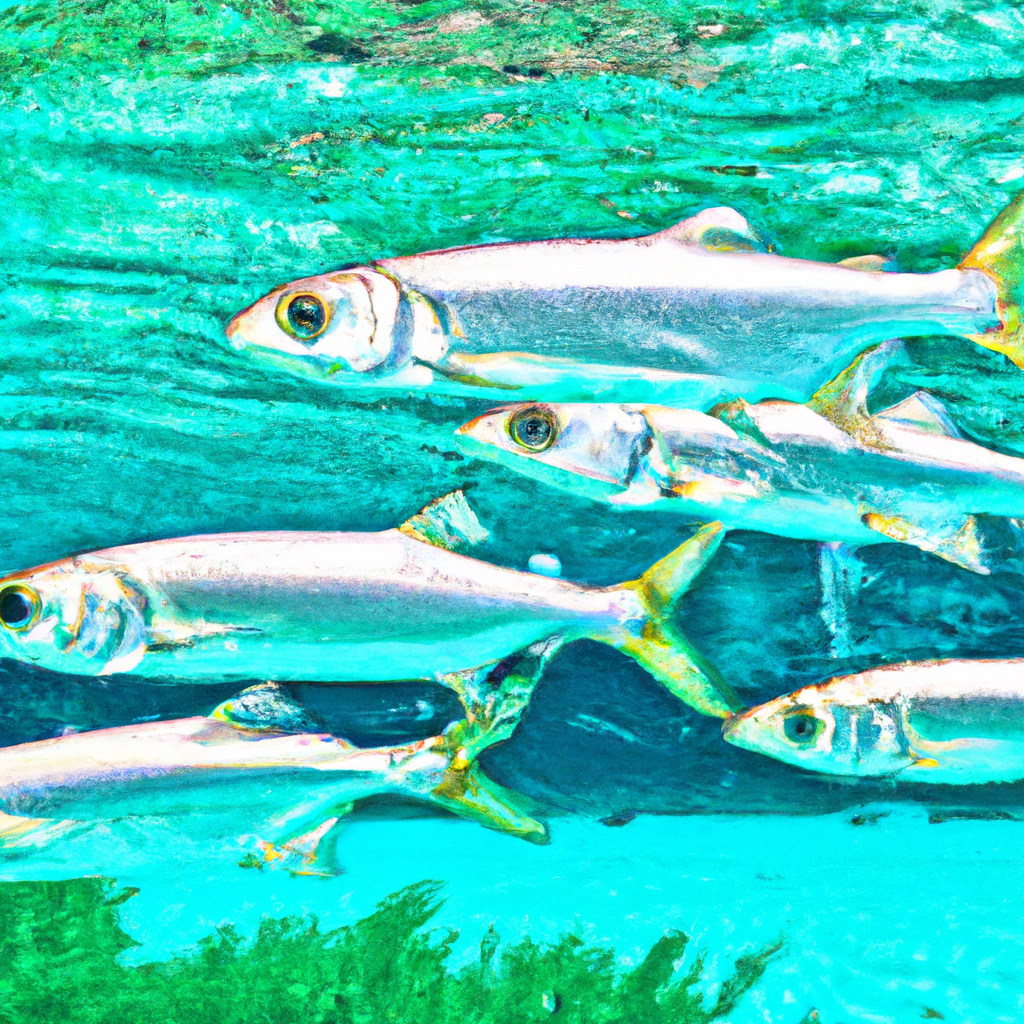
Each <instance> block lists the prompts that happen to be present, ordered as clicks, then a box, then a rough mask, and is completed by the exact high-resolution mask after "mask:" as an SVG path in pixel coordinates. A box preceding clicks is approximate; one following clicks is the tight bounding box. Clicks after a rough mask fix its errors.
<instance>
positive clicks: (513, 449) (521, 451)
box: [455, 403, 651, 497]
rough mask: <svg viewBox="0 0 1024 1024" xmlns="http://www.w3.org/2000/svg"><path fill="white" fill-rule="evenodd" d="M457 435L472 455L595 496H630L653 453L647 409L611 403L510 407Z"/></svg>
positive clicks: (468, 425) (479, 419)
mask: <svg viewBox="0 0 1024 1024" xmlns="http://www.w3.org/2000/svg"><path fill="white" fill-rule="evenodd" d="M455 433H456V438H457V440H458V442H459V446H460V447H461V448H463V449H464V450H465V451H467V452H468V453H470V454H474V455H481V456H483V457H485V458H489V459H492V460H494V461H496V462H500V463H502V464H503V465H505V466H508V467H509V468H510V469H514V470H515V471H516V472H517V473H522V474H524V475H526V476H530V477H533V478H535V479H538V480H541V481H542V482H544V483H548V484H551V485H553V486H556V487H562V488H564V489H566V490H572V491H576V492H579V493H587V494H589V495H590V496H592V497H608V496H610V495H614V494H617V493H621V492H622V491H625V490H626V489H627V488H628V487H629V486H630V484H631V483H632V482H633V478H634V477H635V476H636V474H637V471H638V468H639V467H640V465H641V463H642V461H643V460H644V458H645V457H646V455H647V453H648V452H649V451H650V448H651V439H650V432H649V429H648V425H647V420H646V419H645V418H644V414H643V411H642V408H641V407H640V406H630V405H616V404H611V403H595V404H582V403H580V404H576V403H565V404H539V403H529V404H522V405H509V406H504V407H502V408H500V409H494V410H492V411H491V412H488V413H486V414H485V415H483V416H478V417H477V418H476V419H474V420H470V422H469V423H465V424H463V425H462V426H461V427H459V429H458V430H457V431H456V432H455Z"/></svg>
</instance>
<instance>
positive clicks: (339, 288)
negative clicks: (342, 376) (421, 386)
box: [226, 267, 402, 374]
mask: <svg viewBox="0 0 1024 1024" xmlns="http://www.w3.org/2000/svg"><path fill="white" fill-rule="evenodd" d="M401 304H402V293H401V289H400V287H399V285H398V283H397V282H396V281H395V280H394V279H393V278H391V277H389V276H388V275H386V274H382V273H380V272H379V271H377V270H374V269H372V268H370V267H354V268H351V269H348V270H342V271H337V272H335V273H332V274H322V275H320V276H318V277H307V278H303V279H301V280H299V281H293V282H292V283H291V284H287V285H285V286H284V287H283V288H277V289H275V290H274V291H272V292H271V293H270V294H269V295H266V296H264V297H263V298H262V299H259V300H258V301H257V302H255V303H253V305H251V306H250V307H249V308H248V309H246V310H244V311H243V312H241V313H239V314H238V316H236V317H235V318H234V319H233V320H232V321H231V323H230V324H228V326H227V330H226V333H227V336H228V338H229V339H230V341H231V343H232V345H233V346H234V347H235V348H239V349H241V348H247V347H249V346H253V347H255V348H258V349H262V350H265V354H266V353H269V354H273V355H276V356H278V357H280V358H285V359H289V360H295V359H298V360H300V361H305V362H313V363H316V364H318V365H320V366H321V367H322V368H323V369H325V370H326V371H327V373H328V374H330V373H333V372H336V371H337V370H350V371H354V372H357V373H365V372H367V371H369V370H373V369H376V368H377V367H379V366H381V365H382V364H384V363H385V362H386V361H387V360H388V359H389V358H390V357H391V356H392V354H393V350H394V348H395V345H396V341H397V338H398V334H399V333H400V332H399V326H400V325H399V320H400V315H399V314H400V308H401Z"/></svg>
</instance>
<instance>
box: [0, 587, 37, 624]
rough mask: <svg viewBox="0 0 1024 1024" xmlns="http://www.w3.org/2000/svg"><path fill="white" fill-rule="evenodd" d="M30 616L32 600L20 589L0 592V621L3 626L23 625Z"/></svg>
mask: <svg viewBox="0 0 1024 1024" xmlns="http://www.w3.org/2000/svg"><path fill="white" fill-rule="evenodd" d="M30 618H32V602H31V601H29V599H28V598H27V597H26V596H25V595H24V594H23V593H22V592H21V591H20V590H5V591H4V592H3V593H2V594H0V621H3V623H4V625H5V626H23V625H24V624H25V623H26V622H28V620H29V619H30Z"/></svg>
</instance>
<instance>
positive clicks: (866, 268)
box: [836, 254, 889, 274]
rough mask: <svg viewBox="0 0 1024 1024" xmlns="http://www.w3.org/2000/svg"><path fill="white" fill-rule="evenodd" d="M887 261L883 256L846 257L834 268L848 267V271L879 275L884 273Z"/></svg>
mask: <svg viewBox="0 0 1024 1024" xmlns="http://www.w3.org/2000/svg"><path fill="white" fill-rule="evenodd" d="M888 263H889V261H888V260H887V259H886V258H885V257H884V256H877V255H874V254H872V255H870V256H847V257H846V259H845V260H840V261H839V262H838V263H837V264H836V266H839V267H849V269H850V270H861V271H863V272H864V273H866V274H881V273H884V272H885V268H886V266H887V265H888Z"/></svg>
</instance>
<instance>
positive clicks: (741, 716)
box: [722, 708, 757, 750]
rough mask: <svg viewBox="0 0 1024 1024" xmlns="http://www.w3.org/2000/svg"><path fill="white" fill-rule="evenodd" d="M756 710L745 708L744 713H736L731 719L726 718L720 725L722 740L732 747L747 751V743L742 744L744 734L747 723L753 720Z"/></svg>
mask: <svg viewBox="0 0 1024 1024" xmlns="http://www.w3.org/2000/svg"><path fill="white" fill-rule="evenodd" d="M756 710H757V708H747V709H746V710H745V711H738V712H737V713H736V714H734V715H733V716H732V717H731V718H727V719H726V720H725V721H724V722H723V723H722V739H724V740H725V741H726V742H727V743H732V744H733V745H734V746H737V747H743V748H744V749H747V750H749V749H750V747H749V745H748V743H746V742H744V740H745V736H744V732H745V728H746V725H747V723H748V722H750V721H752V720H753V715H754V712H755V711H756Z"/></svg>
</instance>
